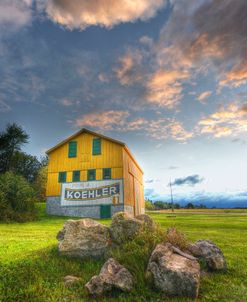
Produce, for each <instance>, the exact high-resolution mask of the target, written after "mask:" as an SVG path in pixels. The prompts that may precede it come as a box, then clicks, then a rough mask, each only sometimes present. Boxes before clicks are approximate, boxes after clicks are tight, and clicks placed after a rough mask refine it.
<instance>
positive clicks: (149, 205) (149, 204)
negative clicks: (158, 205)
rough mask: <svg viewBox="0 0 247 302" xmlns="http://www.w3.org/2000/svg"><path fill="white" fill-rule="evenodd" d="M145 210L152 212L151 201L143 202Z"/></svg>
mask: <svg viewBox="0 0 247 302" xmlns="http://www.w3.org/2000/svg"><path fill="white" fill-rule="evenodd" d="M145 209H146V210H148V211H152V210H154V205H153V203H152V201H150V200H145Z"/></svg>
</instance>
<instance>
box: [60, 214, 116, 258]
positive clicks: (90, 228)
mask: <svg viewBox="0 0 247 302" xmlns="http://www.w3.org/2000/svg"><path fill="white" fill-rule="evenodd" d="M57 238H58V240H59V245H58V249H59V252H60V254H62V255H67V256H72V257H81V258H84V257H101V256H105V255H106V253H107V251H108V250H109V247H110V245H111V239H110V232H109V228H108V227H106V226H104V225H102V224H100V223H98V222H97V221H95V220H92V219H89V218H86V219H81V220H68V221H66V222H65V224H64V226H63V229H62V230H61V231H60V232H59V233H58V235H57Z"/></svg>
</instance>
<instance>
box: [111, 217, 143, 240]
mask: <svg viewBox="0 0 247 302" xmlns="http://www.w3.org/2000/svg"><path fill="white" fill-rule="evenodd" d="M142 227H143V221H141V220H138V219H136V218H133V217H131V216H129V215H128V214H126V213H124V212H118V213H116V214H115V215H113V217H112V223H111V226H110V233H111V237H112V240H113V241H114V242H115V243H117V244H122V243H124V242H126V241H129V240H132V239H133V238H134V237H135V236H136V235H137V234H138V232H139V231H140V230H141V229H142Z"/></svg>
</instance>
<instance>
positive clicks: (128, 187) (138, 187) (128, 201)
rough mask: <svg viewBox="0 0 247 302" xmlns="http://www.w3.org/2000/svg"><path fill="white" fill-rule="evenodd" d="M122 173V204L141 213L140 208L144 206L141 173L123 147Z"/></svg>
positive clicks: (136, 212) (136, 213)
mask: <svg viewBox="0 0 247 302" xmlns="http://www.w3.org/2000/svg"><path fill="white" fill-rule="evenodd" d="M123 175H124V204H125V205H129V206H132V207H134V211H135V215H138V214H140V213H141V208H144V207H145V205H144V204H145V203H144V188H143V173H142V171H140V169H139V168H138V167H137V165H136V164H135V162H134V161H133V159H132V158H131V157H130V155H129V154H128V153H127V151H126V150H125V149H123ZM136 201H138V204H136Z"/></svg>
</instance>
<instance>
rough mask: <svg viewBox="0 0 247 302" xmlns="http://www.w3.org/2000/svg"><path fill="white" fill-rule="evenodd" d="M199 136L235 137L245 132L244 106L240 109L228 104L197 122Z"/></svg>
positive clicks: (246, 114) (245, 116)
mask: <svg viewBox="0 0 247 302" xmlns="http://www.w3.org/2000/svg"><path fill="white" fill-rule="evenodd" d="M198 125H199V132H200V133H201V134H212V135H213V136H214V137H216V138H219V137H224V136H235V135H237V134H240V133H242V132H247V110H246V105H245V104H244V105H243V106H242V107H240V106H237V105H236V104H234V103H233V104H230V105H229V106H228V107H226V108H224V107H221V108H220V109H219V110H218V111H216V112H215V113H213V114H211V115H210V116H208V117H206V118H203V119H201V120H200V121H199V123H198Z"/></svg>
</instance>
